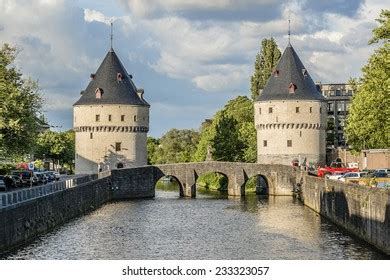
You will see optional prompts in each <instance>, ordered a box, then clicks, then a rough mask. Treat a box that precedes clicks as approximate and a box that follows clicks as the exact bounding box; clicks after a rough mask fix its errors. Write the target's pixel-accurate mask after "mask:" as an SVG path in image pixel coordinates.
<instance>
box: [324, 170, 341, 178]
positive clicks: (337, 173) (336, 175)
mask: <svg viewBox="0 0 390 280" xmlns="http://www.w3.org/2000/svg"><path fill="white" fill-rule="evenodd" d="M344 174H345V172H342V171H339V172H334V173H331V174H326V175H325V177H326V178H328V179H330V180H338V179H340V177H341V176H343V175H344Z"/></svg>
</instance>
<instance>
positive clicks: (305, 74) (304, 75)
mask: <svg viewBox="0 0 390 280" xmlns="http://www.w3.org/2000/svg"><path fill="white" fill-rule="evenodd" d="M302 75H303V77H305V78H306V77H307V75H308V74H307V70H306V69H305V68H304V69H302Z"/></svg>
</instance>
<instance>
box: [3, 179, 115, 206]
mask: <svg viewBox="0 0 390 280" xmlns="http://www.w3.org/2000/svg"><path fill="white" fill-rule="evenodd" d="M110 175H111V172H106V171H105V172H101V173H99V174H92V175H86V176H81V177H76V178H72V179H68V180H66V181H60V182H54V183H49V184H47V185H41V186H35V187H31V188H23V189H21V190H14V191H11V192H6V193H0V208H6V207H9V206H12V205H15V204H18V203H21V202H25V201H28V200H32V199H35V198H38V197H42V196H46V195H49V194H52V193H55V192H60V191H63V190H66V189H70V188H74V187H76V186H78V185H81V184H84V183H87V182H90V181H94V180H97V179H101V178H105V177H107V176H110Z"/></svg>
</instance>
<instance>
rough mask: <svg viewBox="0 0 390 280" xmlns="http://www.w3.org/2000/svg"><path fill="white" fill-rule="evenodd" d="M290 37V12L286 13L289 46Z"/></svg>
mask: <svg viewBox="0 0 390 280" xmlns="http://www.w3.org/2000/svg"><path fill="white" fill-rule="evenodd" d="M290 35H291V27H290V12H289V13H288V44H289V45H290Z"/></svg>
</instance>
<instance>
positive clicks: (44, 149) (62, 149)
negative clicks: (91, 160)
mask: <svg viewBox="0 0 390 280" xmlns="http://www.w3.org/2000/svg"><path fill="white" fill-rule="evenodd" d="M74 155H75V134H74V132H73V131H72V130H69V131H66V132H55V131H50V130H47V131H45V132H43V133H41V134H39V135H38V138H37V142H36V150H35V156H36V158H41V159H44V158H49V159H52V160H53V161H54V162H56V163H60V164H67V165H70V166H72V164H73V160H74Z"/></svg>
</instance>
